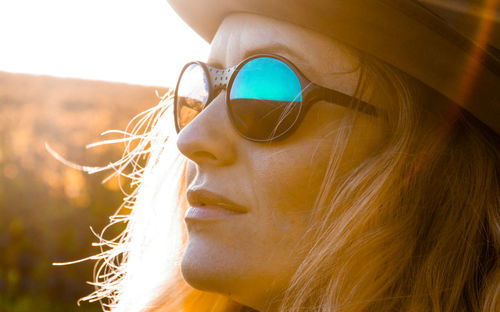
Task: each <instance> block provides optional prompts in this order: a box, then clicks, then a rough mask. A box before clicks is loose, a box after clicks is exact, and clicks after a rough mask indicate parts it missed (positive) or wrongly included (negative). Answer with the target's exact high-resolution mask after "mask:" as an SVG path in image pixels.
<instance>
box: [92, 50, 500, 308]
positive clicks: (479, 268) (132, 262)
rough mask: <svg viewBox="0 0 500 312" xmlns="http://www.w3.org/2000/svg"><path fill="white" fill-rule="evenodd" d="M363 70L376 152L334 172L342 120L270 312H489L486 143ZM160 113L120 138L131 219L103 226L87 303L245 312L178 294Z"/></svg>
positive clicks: (493, 239)
mask: <svg viewBox="0 0 500 312" xmlns="http://www.w3.org/2000/svg"><path fill="white" fill-rule="evenodd" d="M362 60H363V62H362V66H361V69H362V75H361V79H360V82H359V88H358V95H360V94H363V93H364V92H366V90H368V89H370V90H377V93H378V94H379V95H381V97H382V98H383V99H385V101H384V105H385V107H384V109H385V111H386V114H384V115H383V116H381V118H384V119H385V122H386V124H387V125H388V127H387V139H386V142H385V143H384V145H383V146H382V147H381V148H380V149H379V150H377V151H374V152H373V155H372V156H371V157H369V158H367V159H365V160H364V161H363V162H362V163H361V164H359V165H358V166H356V167H355V168H353V169H352V170H349V171H347V172H345V171H341V170H339V163H340V161H341V157H342V152H343V150H344V148H345V146H346V145H347V142H348V141H349V137H350V133H351V130H352V127H351V125H352V124H353V122H352V121H353V119H355V118H356V114H357V113H356V112H355V110H352V112H350V113H348V114H346V116H345V117H344V120H343V121H342V124H341V126H340V127H339V131H336V134H335V138H334V139H333V140H332V152H331V159H330V163H329V166H328V169H327V172H326V173H325V178H324V180H323V183H322V187H321V189H320V191H319V194H318V198H317V201H316V202H315V203H311V205H314V208H313V217H312V218H311V221H310V222H311V226H310V227H309V228H310V230H309V231H308V232H307V233H305V235H304V241H303V242H300V244H298V245H301V246H303V248H302V250H301V253H302V254H303V257H304V261H303V262H302V264H301V265H300V266H299V267H298V269H297V271H296V273H295V275H294V276H293V277H292V279H291V281H290V285H289V287H288V289H286V290H285V292H284V294H283V298H282V300H281V302H280V309H279V311H351V312H355V311H485V312H486V311H498V310H500V259H499V253H500V202H499V201H500V196H499V195H500V194H499V192H500V191H499V190H500V188H499V186H500V185H499V174H500V168H499V141H498V136H497V135H496V134H494V133H492V132H491V131H490V130H489V129H487V128H486V127H485V126H483V125H482V124H480V123H479V122H477V121H476V120H475V119H474V118H473V117H471V116H469V115H468V113H466V112H465V111H463V110H461V109H458V108H457V107H456V106H454V105H453V104H450V103H448V102H447V101H446V100H445V99H443V98H442V97H440V96H439V95H437V94H436V93H435V92H433V91H432V90H429V89H428V88H426V87H424V86H422V85H421V84H420V83H418V82H416V81H414V80H413V79H411V78H410V77H408V76H406V75H404V74H403V73H401V72H399V71H398V70H396V69H394V68H392V67H390V66H388V65H386V64H384V63H381V62H378V61H376V60H373V59H369V60H368V59H367V58H366V57H363V58H362ZM171 100H172V94H169V95H167V96H166V97H165V98H164V100H163V101H162V102H161V103H160V104H159V105H158V106H157V107H156V108H155V109H152V110H151V111H149V112H148V113H147V114H146V115H145V118H143V119H142V121H141V122H140V123H141V127H138V128H137V129H136V130H135V131H132V133H130V134H128V136H127V141H129V144H130V145H129V146H130V147H131V148H130V150H129V151H128V153H127V154H126V155H125V157H124V159H123V160H122V161H121V162H120V163H119V164H118V166H117V172H118V173H122V174H123V172H125V171H126V168H127V166H130V165H131V166H132V173H131V174H128V175H127V176H128V177H130V178H132V179H133V181H136V182H135V183H137V188H136V190H135V191H134V193H132V194H130V195H129V196H128V197H127V198H126V201H125V202H126V205H128V207H129V208H131V209H132V211H131V213H130V215H121V216H119V217H115V218H114V219H113V220H115V222H125V223H127V228H126V230H125V231H124V232H123V233H122V235H120V236H119V237H117V238H116V240H111V241H101V244H102V245H103V246H106V245H107V246H108V249H106V250H103V253H102V254H101V255H100V256H99V257H97V258H99V259H100V260H99V263H98V264H97V266H96V267H97V270H96V281H95V284H96V287H97V288H96V292H94V293H93V294H91V295H90V296H89V297H87V298H85V299H87V300H107V302H105V303H104V305H103V306H104V307H105V309H111V310H112V311H118V312H122V311H123V312H125V311H127V312H128V311H134V312H136V311H161V312H163V311H186V312H187V311H197V312H198V311H207V312H208V311H211V312H217V311H220V312H229V311H246V310H248V311H250V310H251V309H249V308H247V307H244V306H242V305H240V304H238V303H236V302H233V301H231V300H229V299H228V298H226V297H224V296H222V295H218V294H213V293H207V292H202V291H198V290H195V289H193V288H191V287H190V286H189V285H187V284H186V283H185V282H184V281H183V280H182V277H181V274H180V269H179V260H180V258H181V257H182V250H183V246H184V245H185V243H186V240H187V238H186V233H185V229H184V228H183V227H182V226H181V225H182V215H183V211H184V210H185V209H186V202H185V198H184V195H183V194H184V192H183V188H184V160H183V159H182V158H180V157H179V154H178V152H177V150H176V148H175V142H172V141H174V140H169V139H168V138H169V137H170V136H171V135H172V134H174V130H173V128H172V127H171V124H172V122H171V120H170V121H168V119H171V116H172V114H171V107H170V103H171ZM354 105H355V103H354ZM144 120H147V121H148V122H150V124H149V126H145V127H144V125H145V124H146V123H145V121H144ZM133 142H136V143H133ZM145 156H147V158H148V159H147V165H146V166H145V167H142V166H139V163H140V162H138V161H137V159H138V158H143V157H145Z"/></svg>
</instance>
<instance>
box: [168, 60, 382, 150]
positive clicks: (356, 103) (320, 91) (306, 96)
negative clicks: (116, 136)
mask: <svg viewBox="0 0 500 312" xmlns="http://www.w3.org/2000/svg"><path fill="white" fill-rule="evenodd" d="M263 57H267V58H274V59H277V60H279V61H281V62H283V63H285V64H286V65H287V66H288V67H289V68H290V69H291V70H292V71H293V72H294V73H295V75H296V76H297V78H298V80H299V83H300V87H301V89H302V101H301V102H300V103H301V105H300V108H299V113H298V114H297V117H296V118H295V120H294V121H293V123H292V124H291V125H290V127H289V128H288V129H286V130H284V131H283V132H282V133H280V134H279V135H277V136H273V137H271V138H269V139H255V138H252V137H248V136H247V135H245V134H243V133H241V131H240V130H239V129H238V127H236V123H235V121H234V119H233V116H232V114H231V113H230V112H229V110H230V109H231V108H230V107H229V103H230V96H231V87H232V85H233V82H234V79H235V78H236V76H237V74H238V72H239V71H240V69H241V68H242V67H243V66H245V64H247V63H248V62H250V61H252V60H254V59H257V58H263ZM193 64H197V65H200V66H201V68H202V69H203V71H204V72H205V76H206V78H207V80H208V81H207V83H208V98H207V102H206V103H205V105H204V106H203V108H202V110H201V111H203V110H204V109H205V108H206V107H207V106H208V105H210V103H211V102H212V101H213V100H214V98H215V97H216V95H218V94H219V92H220V91H222V90H223V89H225V90H226V91H227V92H226V112H227V113H228V115H229V118H230V120H231V123H232V124H233V127H234V128H235V129H236V131H237V132H238V133H239V134H240V135H241V136H242V137H244V138H245V139H247V140H250V141H254V142H270V141H277V140H282V139H284V138H286V137H287V136H289V135H291V134H292V133H293V132H294V131H295V130H296V128H297V126H298V125H299V124H300V123H301V122H302V120H303V118H304V116H305V115H306V113H307V111H308V110H309V108H310V107H311V106H312V104H314V103H316V102H318V101H321V100H324V101H327V102H329V103H332V104H335V105H340V106H344V107H348V108H353V109H356V110H357V111H360V112H362V113H365V114H368V115H371V116H377V115H378V111H377V108H375V106H373V105H371V104H369V103H366V102H364V101H362V100H360V99H358V98H356V97H354V96H350V95H347V94H345V93H342V92H340V91H337V90H333V89H328V88H325V87H322V86H319V85H317V84H315V83H313V82H312V81H310V80H309V79H307V78H306V77H305V75H304V74H302V72H301V71H300V70H299V69H298V68H297V66H295V65H294V64H293V63H292V62H291V61H289V60H288V59H286V58H284V57H282V56H279V55H275V54H255V55H252V56H250V57H248V58H246V59H244V60H243V61H241V62H240V63H239V64H237V65H235V66H233V67H230V68H226V69H220V68H216V67H212V66H209V65H208V64H206V63H204V62H200V61H195V62H189V63H187V64H186V65H184V67H183V69H182V71H181V73H180V75H179V79H178V80H177V85H176V87H175V93H174V119H175V129H176V130H177V133H179V132H180V130H182V129H180V126H179V124H178V121H177V113H178V108H177V91H178V89H179V83H180V82H181V79H182V76H183V74H184V71H185V70H186V69H187V68H189V66H191V65H193ZM200 113H201V112H200Z"/></svg>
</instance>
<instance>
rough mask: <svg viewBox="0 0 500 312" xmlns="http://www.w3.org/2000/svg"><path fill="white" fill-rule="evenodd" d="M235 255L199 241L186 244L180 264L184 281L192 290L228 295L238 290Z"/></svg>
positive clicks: (239, 265) (239, 268)
mask: <svg viewBox="0 0 500 312" xmlns="http://www.w3.org/2000/svg"><path fill="white" fill-rule="evenodd" d="M234 256H235V255H233V254H231V253H228V252H227V251H226V252H223V251H221V250H220V248H217V247H214V246H209V245H207V244H203V243H202V242H199V241H196V240H194V241H192V240H190V241H189V242H188V245H187V248H186V250H185V252H184V255H183V257H182V262H181V272H182V277H183V278H184V280H185V281H186V282H187V283H188V284H189V285H190V286H192V287H193V288H196V289H198V290H203V291H210V292H216V293H220V294H225V295H230V294H231V293H233V292H234V290H235V289H237V288H239V285H238V280H240V281H241V279H240V277H241V272H238V271H239V270H241V269H244V266H243V265H241V264H238V263H237V261H235V258H236V257H234Z"/></svg>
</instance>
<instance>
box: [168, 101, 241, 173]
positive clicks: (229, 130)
mask: <svg viewBox="0 0 500 312" xmlns="http://www.w3.org/2000/svg"><path fill="white" fill-rule="evenodd" d="M225 94H226V92H220V93H219V94H218V96H217V97H216V98H215V99H213V100H212V102H211V103H209V105H208V106H207V107H206V108H205V109H204V110H203V111H202V112H201V113H200V114H198V116H196V118H195V119H193V120H192V121H191V122H190V123H189V124H188V125H187V126H185V127H184V128H183V129H182V130H181V132H179V135H178V137H177V148H178V149H179V151H180V152H181V153H182V154H183V155H184V156H186V157H187V158H189V159H190V160H192V161H193V162H195V163H197V164H198V165H212V166H224V165H229V164H231V163H233V162H234V161H236V154H237V153H236V146H235V143H236V141H235V140H237V139H238V137H239V136H238V134H237V133H236V132H235V130H234V129H233V127H232V125H231V120H230V119H229V116H228V115H227V112H226V107H225Z"/></svg>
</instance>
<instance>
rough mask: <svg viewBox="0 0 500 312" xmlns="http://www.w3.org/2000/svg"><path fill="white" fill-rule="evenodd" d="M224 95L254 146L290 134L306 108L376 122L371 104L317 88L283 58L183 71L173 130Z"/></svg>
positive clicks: (265, 56) (195, 64)
mask: <svg viewBox="0 0 500 312" xmlns="http://www.w3.org/2000/svg"><path fill="white" fill-rule="evenodd" d="M223 89H225V90H226V91H227V92H226V105H227V113H228V115H229V117H230V120H231V122H232V124H233V126H234V128H235V129H236V130H237V132H238V133H239V134H240V135H241V136H242V137H244V138H246V139H248V140H251V141H255V142H269V141H275V140H279V139H283V138H285V137H286V136H288V135H290V134H291V133H293V131H294V130H295V129H296V128H297V126H298V125H299V124H300V122H301V121H302V119H303V118H304V116H305V114H306V113H307V111H308V110H309V108H310V107H311V105H312V104H313V103H315V102H317V101H320V100H324V101H327V102H329V103H332V104H336V105H341V106H345V107H352V108H354V109H356V110H359V111H361V112H363V113H366V114H369V115H373V116H376V115H377V110H376V109H375V107H374V106H373V105H371V104H368V103H366V102H363V101H361V100H359V99H357V98H354V97H352V96H350V95H347V94H344V93H341V92H339V91H335V90H332V89H327V88H324V87H321V86H318V85H316V84H314V83H312V82H311V81H310V80H308V79H307V78H306V77H305V76H304V75H303V74H302V73H301V72H300V71H299V70H298V68H297V67H296V66H295V65H294V64H293V63H292V62H290V61H289V60H287V59H286V58H284V57H281V56H278V55H273V54H257V55H254V56H251V57H249V58H247V59H245V60H243V61H242V62H241V63H239V64H238V65H236V66H233V67H231V68H227V69H219V68H215V67H211V66H209V65H207V64H205V63H203V62H191V63H188V64H186V65H185V66H184V68H183V69H182V71H181V74H180V76H179V80H178V81H177V86H176V89H175V95H174V115H175V127H176V130H177V132H180V131H181V130H182V129H183V128H184V127H185V126H186V125H188V124H189V123H190V122H191V121H192V120H193V119H194V118H195V117H196V116H197V115H198V114H199V113H200V112H201V111H202V110H203V109H205V108H206V107H207V106H208V105H209V104H210V103H211V102H212V100H213V99H214V98H215V97H216V96H217V94H219V92H220V91H222V90H223Z"/></svg>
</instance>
